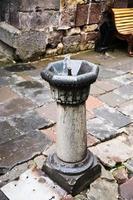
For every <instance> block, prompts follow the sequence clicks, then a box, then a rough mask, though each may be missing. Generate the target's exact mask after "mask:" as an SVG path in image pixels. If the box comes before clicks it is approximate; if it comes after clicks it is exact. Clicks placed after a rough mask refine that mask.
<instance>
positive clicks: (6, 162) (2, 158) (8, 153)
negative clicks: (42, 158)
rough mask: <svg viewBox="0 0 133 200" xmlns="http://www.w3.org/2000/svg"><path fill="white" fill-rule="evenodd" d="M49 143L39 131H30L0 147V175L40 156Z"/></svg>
mask: <svg viewBox="0 0 133 200" xmlns="http://www.w3.org/2000/svg"><path fill="white" fill-rule="evenodd" d="M50 145H51V141H50V140H49V139H48V137H47V136H46V135H45V134H42V133H41V132H40V131H30V133H29V134H27V135H22V136H20V137H18V138H16V139H14V140H11V141H9V142H6V143H4V144H1V145H0V174H4V173H6V172H7V171H8V170H10V169H11V168H13V167H14V166H16V165H17V164H20V163H24V162H26V161H28V160H30V159H32V158H33V157H35V156H36V155H39V154H41V152H43V151H44V150H45V149H46V148H48V147H49V146H50Z"/></svg>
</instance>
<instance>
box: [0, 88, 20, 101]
mask: <svg viewBox="0 0 133 200" xmlns="http://www.w3.org/2000/svg"><path fill="white" fill-rule="evenodd" d="M17 97H18V95H17V94H16V93H15V92H13V91H12V90H11V88H9V87H7V86H6V87H1V88H0V103H5V102H6V101H8V100H12V99H15V98H17Z"/></svg>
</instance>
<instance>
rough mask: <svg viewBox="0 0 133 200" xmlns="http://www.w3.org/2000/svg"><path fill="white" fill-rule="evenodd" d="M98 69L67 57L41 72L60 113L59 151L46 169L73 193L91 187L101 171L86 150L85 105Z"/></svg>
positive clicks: (47, 164) (46, 165)
mask: <svg viewBox="0 0 133 200" xmlns="http://www.w3.org/2000/svg"><path fill="white" fill-rule="evenodd" d="M98 71H99V69H98V66H97V65H95V64H93V63H90V62H87V61H85V60H71V59H70V58H69V57H66V58H65V59H64V60H63V61H57V62H53V63H50V64H49V65H48V67H47V68H46V69H45V70H44V71H42V73H41V76H42V78H43V79H44V80H46V81H47V82H49V84H50V88H51V92H52V96H53V98H54V99H55V101H56V102H57V115H58V119H57V132H56V152H54V153H53V154H52V155H49V156H48V158H47V160H46V162H45V163H44V166H43V170H44V171H45V172H46V173H47V174H48V176H49V177H50V178H51V179H53V180H54V181H55V182H57V183H58V184H59V185H60V186H61V187H62V188H64V189H65V190H66V191H68V192H69V193H71V194H72V195H76V194H78V193H79V192H80V191H82V190H83V189H85V188H86V187H87V186H89V185H90V183H91V182H93V181H94V180H95V179H96V178H98V177H99V176H100V173H101V167H100V164H99V163H98V161H97V159H96V157H95V156H94V155H93V154H92V153H91V152H90V151H89V150H87V134H86V132H87V131H86V107H85V101H86V100H87V98H88V95H89V91H90V85H91V84H92V83H93V82H95V81H96V79H97V76H98Z"/></svg>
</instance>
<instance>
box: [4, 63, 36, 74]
mask: <svg viewBox="0 0 133 200" xmlns="http://www.w3.org/2000/svg"><path fill="white" fill-rule="evenodd" d="M33 69H36V68H35V67H34V66H33V65H31V64H15V65H12V66H8V67H5V70H7V71H9V72H23V71H29V70H33Z"/></svg>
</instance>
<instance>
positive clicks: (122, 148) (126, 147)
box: [89, 134, 133, 168]
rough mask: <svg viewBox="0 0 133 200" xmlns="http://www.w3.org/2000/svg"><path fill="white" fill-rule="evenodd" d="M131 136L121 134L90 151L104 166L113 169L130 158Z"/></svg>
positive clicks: (131, 148)
mask: <svg viewBox="0 0 133 200" xmlns="http://www.w3.org/2000/svg"><path fill="white" fill-rule="evenodd" d="M132 144H133V136H127V135H125V134H122V135H120V136H118V137H116V138H114V139H112V140H109V141H106V142H102V143H100V144H98V145H96V146H94V147H90V148H89V149H90V151H92V152H93V153H94V154H95V155H97V157H98V158H99V159H100V161H101V162H102V163H103V165H104V166H107V167H110V168H112V167H115V166H116V164H117V163H119V164H120V163H123V162H125V161H126V160H128V159H130V158H131V157H132V153H133V145H132Z"/></svg>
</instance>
